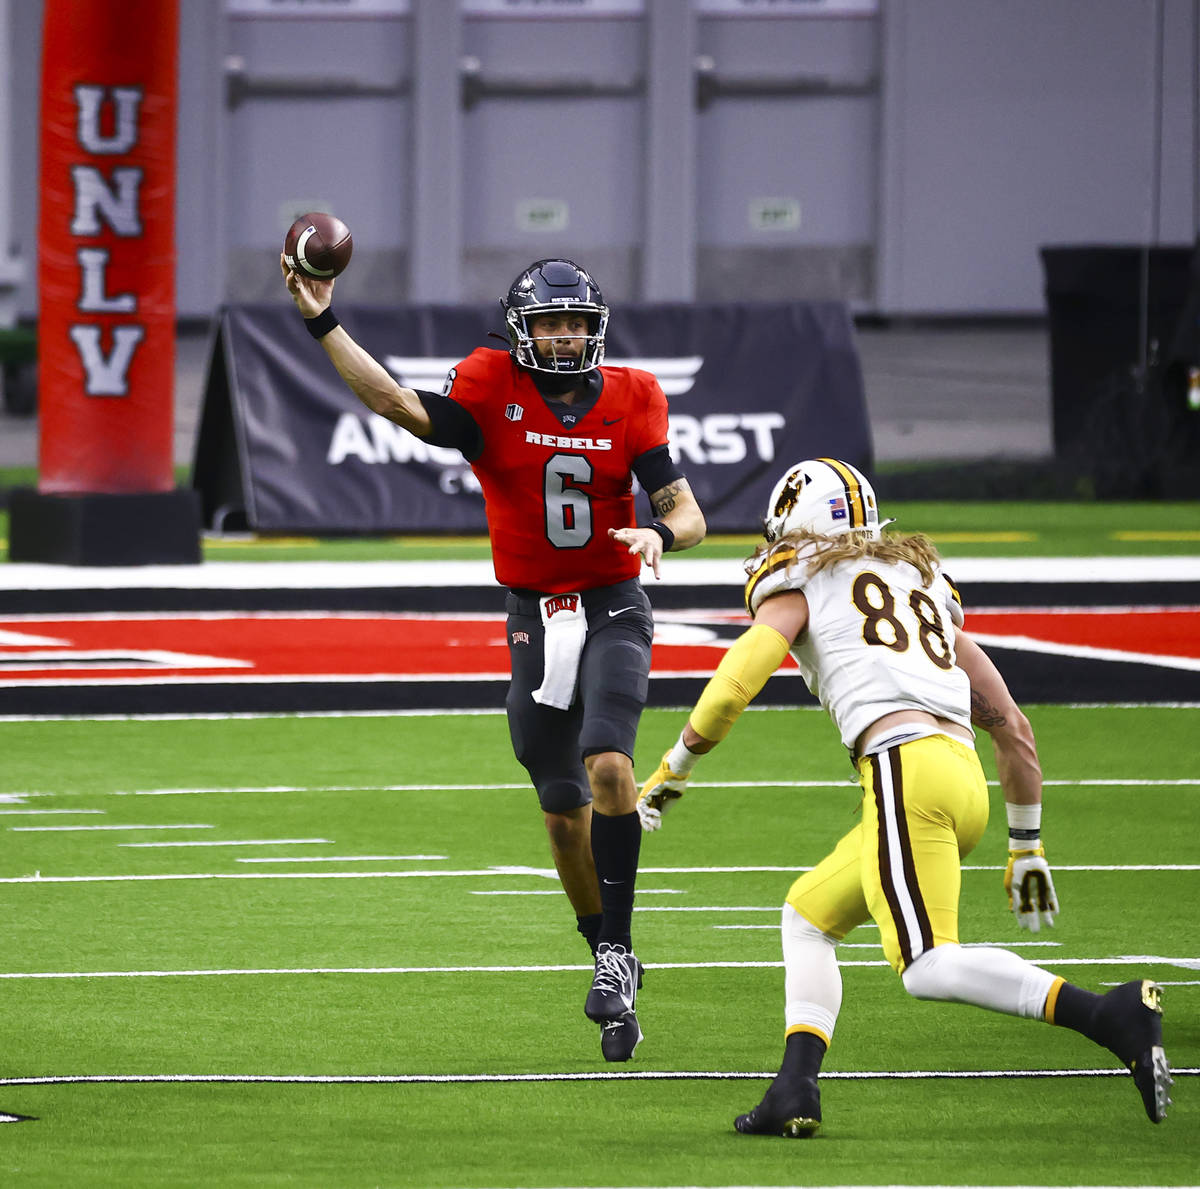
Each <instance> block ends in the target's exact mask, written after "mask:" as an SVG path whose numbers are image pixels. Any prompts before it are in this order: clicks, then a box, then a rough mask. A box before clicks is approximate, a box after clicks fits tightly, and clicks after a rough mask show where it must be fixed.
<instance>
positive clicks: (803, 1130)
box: [733, 1074, 821, 1139]
mask: <svg viewBox="0 0 1200 1189" xmlns="http://www.w3.org/2000/svg"><path fill="white" fill-rule="evenodd" d="M733 1125H734V1127H736V1128H737V1129H738V1131H740V1132H741V1133H742V1134H743V1135H782V1136H784V1137H785V1138H786V1139H808V1138H809V1137H810V1136H813V1135H816V1133H817V1132H818V1131H819V1130H820V1129H821V1091H820V1090H819V1089H818V1088H817V1079H816V1078H815V1077H789V1078H787V1079H786V1081H785V1080H784V1076H783V1074H780V1075H779V1076H778V1077H777V1078H776V1079H775V1080H774V1081H773V1082H772V1083H771V1085H770V1086H769V1087H768V1088H767V1092H766V1094H764V1095H763V1100H762V1102H760V1103H759V1104H758V1106H756V1107H755V1108H754V1109H753V1110H752V1111H751V1112H750V1113H749V1114H746V1115H738V1117H737V1118H736V1119H734V1121H733Z"/></svg>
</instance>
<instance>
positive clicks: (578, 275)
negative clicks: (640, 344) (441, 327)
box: [500, 260, 608, 375]
mask: <svg viewBox="0 0 1200 1189" xmlns="http://www.w3.org/2000/svg"><path fill="white" fill-rule="evenodd" d="M500 304H501V305H502V306H503V307H504V322H505V326H506V329H507V331H508V341H509V342H510V343H511V344H512V353H513V355H514V356H515V357H516V360H517V362H518V363H519V364H520V365H521V366H522V367H527V368H529V369H530V370H532V371H535V372H549V373H550V374H551V375H562V374H563V373H564V372H590V371H593V370H594V369H595V368H598V367H599V366H600V364H601V362H602V361H603V359H604V333H605V331H606V330H607V329H608V306H606V305H605V304H604V297H603V295H602V294H601V292H600V287H599V286H598V285H597V284H596V282H595V281H594V280H592V277H591V275H590V274H589V273H588V271H587V269H584V268H580V267H579V265H578V264H576V263H575V262H574V261H571V260H537V261H535V262H534V263H533V264H531V265H530V266H529V267H528V268H527V269H526V270H525V271H524V272H523V273H522V274H521V275H520V276H519V277H517V279H516V280H515V281H513V283H512V284H511V285H510V286H509V289H508V295H507V296H506V297H504V298H503V299H502V300H501V302H500ZM563 311H568V312H571V311H578V312H579V313H582V314H583V315H585V316H586V318H587V323H588V334H587V341H586V343H585V344H584V349H583V353H582V354H581V355H579V356H574V355H572V356H564V357H562V358H557V357H555V356H554V354H553V353H551V354H550V356H549V358H546V359H543V358H542V356H541V355H539V354H538V351H537V348H536V346H535V344H534V340H533V336H532V335H531V334H530V333H529V320H530V319H531V318H533V317H535V316H536V315H538V314H557V313H562V312H563Z"/></svg>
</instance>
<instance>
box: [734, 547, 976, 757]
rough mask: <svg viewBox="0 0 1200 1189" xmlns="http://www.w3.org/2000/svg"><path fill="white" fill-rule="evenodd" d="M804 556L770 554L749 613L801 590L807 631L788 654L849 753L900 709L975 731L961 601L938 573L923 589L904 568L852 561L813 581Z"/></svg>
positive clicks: (758, 573) (749, 595)
mask: <svg viewBox="0 0 1200 1189" xmlns="http://www.w3.org/2000/svg"><path fill="white" fill-rule="evenodd" d="M806 550H809V551H811V546H807V545H806V544H805V543H803V542H801V544H800V545H799V552H797V546H796V545H795V544H794V543H792V542H788V541H784V542H781V543H780V544H779V545H777V546H776V547H775V548H774V549H772V550H771V552H770V553H768V554H767V556H766V557H765V558H763V560H762V561H761V562H760V564H759V566H758V568H757V569H756V570H755V572H754V573H753V574H752V575H751V577H750V580H749V582H747V584H746V606H747V608H748V609H749V611H750V613H751V615H753V614H754V612H755V611H757V610H758V608H759V606H760V605H761V604H762V602H763V600H764V599H767V598H769V597H770V596H771V595H774V594H779V593H780V592H781V591H786V590H802V591H803V592H804V595H805V597H806V598H807V600H808V614H809V620H808V626H807V627H806V628H805V630H804V631H803V632H802V633H801V634H800V636H799V638H798V639H797V640H796V641H795V642H794V643H793V645H792V648H791V652H792V655H793V656H794V657H795V658H796V661H797V663H798V664H799V666H800V670H801V672H802V673H803V674H804V680H805V681H806V682H807V683H808V688H809V689H810V690H811V691H812V693H813V694H815V695H816V696H817V697H818V698H819V699H820V701H821V705H822V706H824V707H825V709H826V711H828V713H829V716H830V717H831V718H832V719H833V721H834V724H835V725H836V726H837V729H838V732H839V733H840V734H841V737H842V742H843V743H844V744H845V745H846V747H848V748H850V749H851V750H853V748H854V744H855V741H856V740H857V739H858V737H859V735H861V734H862V732H863V731H864V730H866V728H867V727H869V726H870V725H871V724H872V723H873V722H875V721H876V719H878V718H881V717H882V716H883V715H885V714H889V713H891V712H892V711H894V710H924V711H927V712H928V713H930V714H936V715H938V716H939V717H940V718H947V719H950V720H951V721H952V722H956V723H959V724H960V725H961V726H963V727H965V728H966V729H967V730H968V731H971V729H972V728H971V682H970V679H969V678H968V677H967V675H966V673H965V672H964V671H963V670H962V669H960V668H959V667H958V666H957V665H956V664H955V657H954V628H955V627H961V626H962V623H963V613H962V605H961V603H960V602H959V598H958V592H957V591H956V590H955V589H954V587H953V585H952V584H951V583H950V581H949V580H948V579H947V578H946V576H945V575H944V574H942V572H941V570H940V569H938V570H937V571H936V572H935V575H934V580H933V582H932V583H931V584H930V585H929V586H925V585H923V584H922V581H921V575H920V573H919V572H918V570H917V569H916V567H915V566H913V565H910V564H909V563H908V562H895V563H893V562H883V561H881V560H879V559H877V558H855V559H852V560H848V561H839V562H836V563H834V564H833V565H831V566H827V567H826V568H825V569H823V570H821V571H820V572H819V573H817V574H814V575H811V576H810V575H809V574H808V568H807V566H806V565H805V563H804V557H805V551H806Z"/></svg>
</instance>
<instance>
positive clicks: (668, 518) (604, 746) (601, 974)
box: [280, 257, 705, 1061]
mask: <svg viewBox="0 0 1200 1189" xmlns="http://www.w3.org/2000/svg"><path fill="white" fill-rule="evenodd" d="M280 265H281V267H282V269H283V276H284V281H285V283H286V284H287V288H288V292H289V293H291V295H292V298H293V300H294V301H295V302H296V305H297V307H298V308H299V310H300V312H301V313H302V314H303V315H304V318H305V323H306V326H307V327H308V330H309V331H310V333H311V334H312V335H313V337H314V338H316V339H318V341H319V342H320V343H321V345H322V346H323V347H324V348H325V352H326V354H328V356H329V358H330V360H331V361H332V362H333V365H334V367H335V368H336V369H337V371H338V374H339V375H340V376H341V377H342V379H343V380H344V381H345V382H346V384H347V386H348V387H349V388H350V390H351V391H352V392H353V393H354V394H355V395H356V396H357V397H358V398H359V400H361V401H362V403H363V404H364V405H366V406H367V408H368V409H370V410H371V411H372V412H373V413H378V414H379V415H380V416H382V417H386V418H387V419H388V420H389V421H393V422H395V423H396V424H397V425H400V426H403V428H405V429H407V430H408V431H409V432H410V433H413V434H415V435H416V436H417V437H419V438H422V439H424V440H425V441H427V442H430V443H432V444H434V445H438V446H451V447H456V448H457V449H458V450H460V451H461V452H462V454H463V457H464V458H466V460H467V461H468V462H469V463H470V465H471V469H472V470H473V471H474V472H475V475H476V476H477V477H478V479H479V482H480V485H481V487H482V489H483V495H484V499H485V501H486V509H487V521H488V533H489V536H490V538H491V545H492V559H493V564H494V566H495V571H496V578H497V580H498V581H499V582H500V583H501V584H502V585H503V586H505V587H507V588H508V593H507V596H506V601H505V609H506V612H507V615H508V620H507V637H508V648H509V656H510V660H511V664H512V682H511V684H510V686H509V690H508V698H507V709H508V723H509V732H510V734H511V737H512V742H513V749H514V751H515V752H516V756H517V759H518V760H520V762H521V763H522V764H523V765H524V766H525V768H526V770H527V771H528V772H529V776H530V779H531V781H532V782H533V786H534V788H535V789H536V790H537V795H538V800H539V801H540V803H541V807H542V811H543V814H544V816H545V822H546V829H547V831H548V833H549V837H550V851H551V854H552V855H553V857H554V865H555V867H556V868H557V870H558V874H559V878H560V879H561V881H562V886H563V890H564V891H565V892H566V894H567V897H568V899H569V900H570V902H571V905H572V907H573V908H574V910H575V914H576V917H577V918H578V928H579V931H580V933H582V934H583V936H584V937H585V938H586V939H587V941H588V944H589V945H590V947H591V949H592V952H593V954H594V957H595V973H594V977H593V981H592V986H591V988H590V990H589V992H588V996H587V1001H586V1003H585V1006H584V1011H585V1012H586V1014H587V1016H588V1017H589V1018H590V1019H592V1020H594V1021H596V1022H597V1023H599V1025H600V1029H601V1032H600V1043H601V1051H602V1052H603V1054H604V1057H605V1059H606V1060H608V1061H626V1060H628V1059H629V1058H630V1057H632V1056H633V1051H634V1049H635V1048H636V1046H637V1044H638V1042H639V1041H640V1040H641V1039H642V1033H641V1029H640V1027H639V1025H638V1022H637V1015H636V1011H635V1005H636V996H637V989H638V987H639V986H640V985H641V973H642V968H641V964H640V963H639V962H638V960H637V958H636V957H635V956H634V952H633V943H632V939H631V936H630V920H631V916H632V912H633V893H634V884H635V881H636V876H637V865H638V854H639V850H640V846H641V826H640V824H639V820H638V814H637V794H638V788H637V785H636V784H635V782H634V776H633V758H632V757H633V745H634V738H635V735H636V733H637V725H638V720H639V718H640V717H641V712H642V709H643V707H644V706H645V702H646V694H647V688H648V683H649V673H650V640H651V636H652V634H653V620H652V616H651V611H650V603H649V600H648V599H647V598H646V594H645V592H644V591H643V589H642V586H641V582H640V579H639V574H640V572H641V568H642V566H643V564H644V565H647V566H649V567H650V568H651V569H652V570H653V571H654V575H655V577H658V576H659V564H660V561H661V558H662V555H663V553H664V552H666V551H668V550H672V551H675V550H680V549H689V548H691V547H692V546H693V545H696V544H698V543H699V542H700V541H701V540H702V539H703V538H704V532H705V524H704V516H703V514H702V513H701V511H700V508H699V505H698V504H697V503H696V499H695V497H694V496H693V494H692V491H691V488H690V487H689V486H688V483H687V480H686V479H685V478H684V476H683V473H682V472H681V471H680V469H679V467H678V466H677V465H676V464H675V463H674V462H673V461H672V460H671V456H670V453H669V450H668V446H667V400H666V397H665V395H664V394H663V391H662V389H661V388H660V387H659V384H658V381H657V380H656V379H655V378H654V376H652V375H651V374H650V373H649V372H643V371H637V370H635V369H633V368H623V367H603V366H602V362H603V359H604V336H605V330H606V328H607V325H608V317H609V311H608V307H607V306H606V305H605V304H604V299H603V297H602V296H601V293H600V289H599V288H598V286H597V285H596V282H595V281H594V280H593V279H592V278H591V276H589V275H588V273H587V272H586V271H585V270H584V269H582V268H580V267H579V265H577V264H574V263H573V262H572V261H570V260H561V259H554V260H539V261H537V262H535V263H534V264H532V265H530V266H529V268H527V269H526V270H525V271H524V272H522V273H521V275H520V276H519V277H518V278H517V279H516V280H515V281H514V282H513V284H512V285H511V286H510V288H509V291H508V294H507V296H506V297H505V298H504V299H503V300H502V302H501V305H502V306H503V307H504V312H505V323H506V328H507V331H508V339H509V343H510V348H509V350H507V351H504V350H495V349H491V348H484V347H481V348H478V349H477V350H475V351H473V352H472V353H471V354H470V355H469V356H468V357H467V358H466V359H464V360H463V361H462V362H461V363H460V364H459V365H458V366H457V367H455V368H452V369H451V371H450V375H449V377H448V378H447V382H446V387H445V388H444V389H443V391H442V393H441V394H440V395H438V394H435V393H431V392H418V391H416V390H414V389H411V388H402V387H401V386H400V385H399V384H398V383H397V382H396V381H395V379H393V377H392V376H391V375H390V373H389V372H388V371H387V370H386V369H385V368H384V367H383V366H382V365H381V364H380V363H379V362H378V361H377V360H375V359H374V358H373V357H372V356H371V355H370V354H368V353H367V352H366V351H364V350H363V348H362V347H360V346H359V345H358V344H357V343H356V342H355V341H354V340H353V339H352V338H351V337H350V335H349V334H347V332H346V330H345V328H344V327H342V326H340V325H339V324H338V321H337V318H336V317H335V316H334V314H333V311H332V310H331V309H330V301H331V299H332V295H333V282H332V281H320V280H316V279H313V278H311V277H307V276H301V275H300V274H299V273H296V272H294V271H293V270H291V269H289V268H288V266H287V264H286V262H285V261H284V260H283V258H282V257H281V258H280ZM635 476H636V477H637V480H638V482H639V483H640V484H641V486H642V487H643V488H644V489H645V491H647V492H648V493H650V507H651V511H652V514H653V519H652V520H651V521H650V522H649V523H648V524H645V525H638V524H637V522H636V519H635V515H634V511H635V509H634V497H633V486H632V484H633V478H634V477H635Z"/></svg>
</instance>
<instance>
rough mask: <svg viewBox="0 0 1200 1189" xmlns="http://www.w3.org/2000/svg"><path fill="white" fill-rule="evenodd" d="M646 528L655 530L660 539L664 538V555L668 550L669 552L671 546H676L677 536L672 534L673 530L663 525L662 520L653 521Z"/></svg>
mask: <svg viewBox="0 0 1200 1189" xmlns="http://www.w3.org/2000/svg"><path fill="white" fill-rule="evenodd" d="M646 527H647V528H651V529H653V530H654V531H655V532H656V533H658V535H659V536H660V537H662V542H663V552H664V553H666V552H667V550H669V549H670V548H671V546H672V545H674V544H675V534H674V533H673V532H671V530H670V529H669V528H667V526H666V525H665V524H663V522H662V521H661V520H652V521H650V523H649V524H648V525H646Z"/></svg>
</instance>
